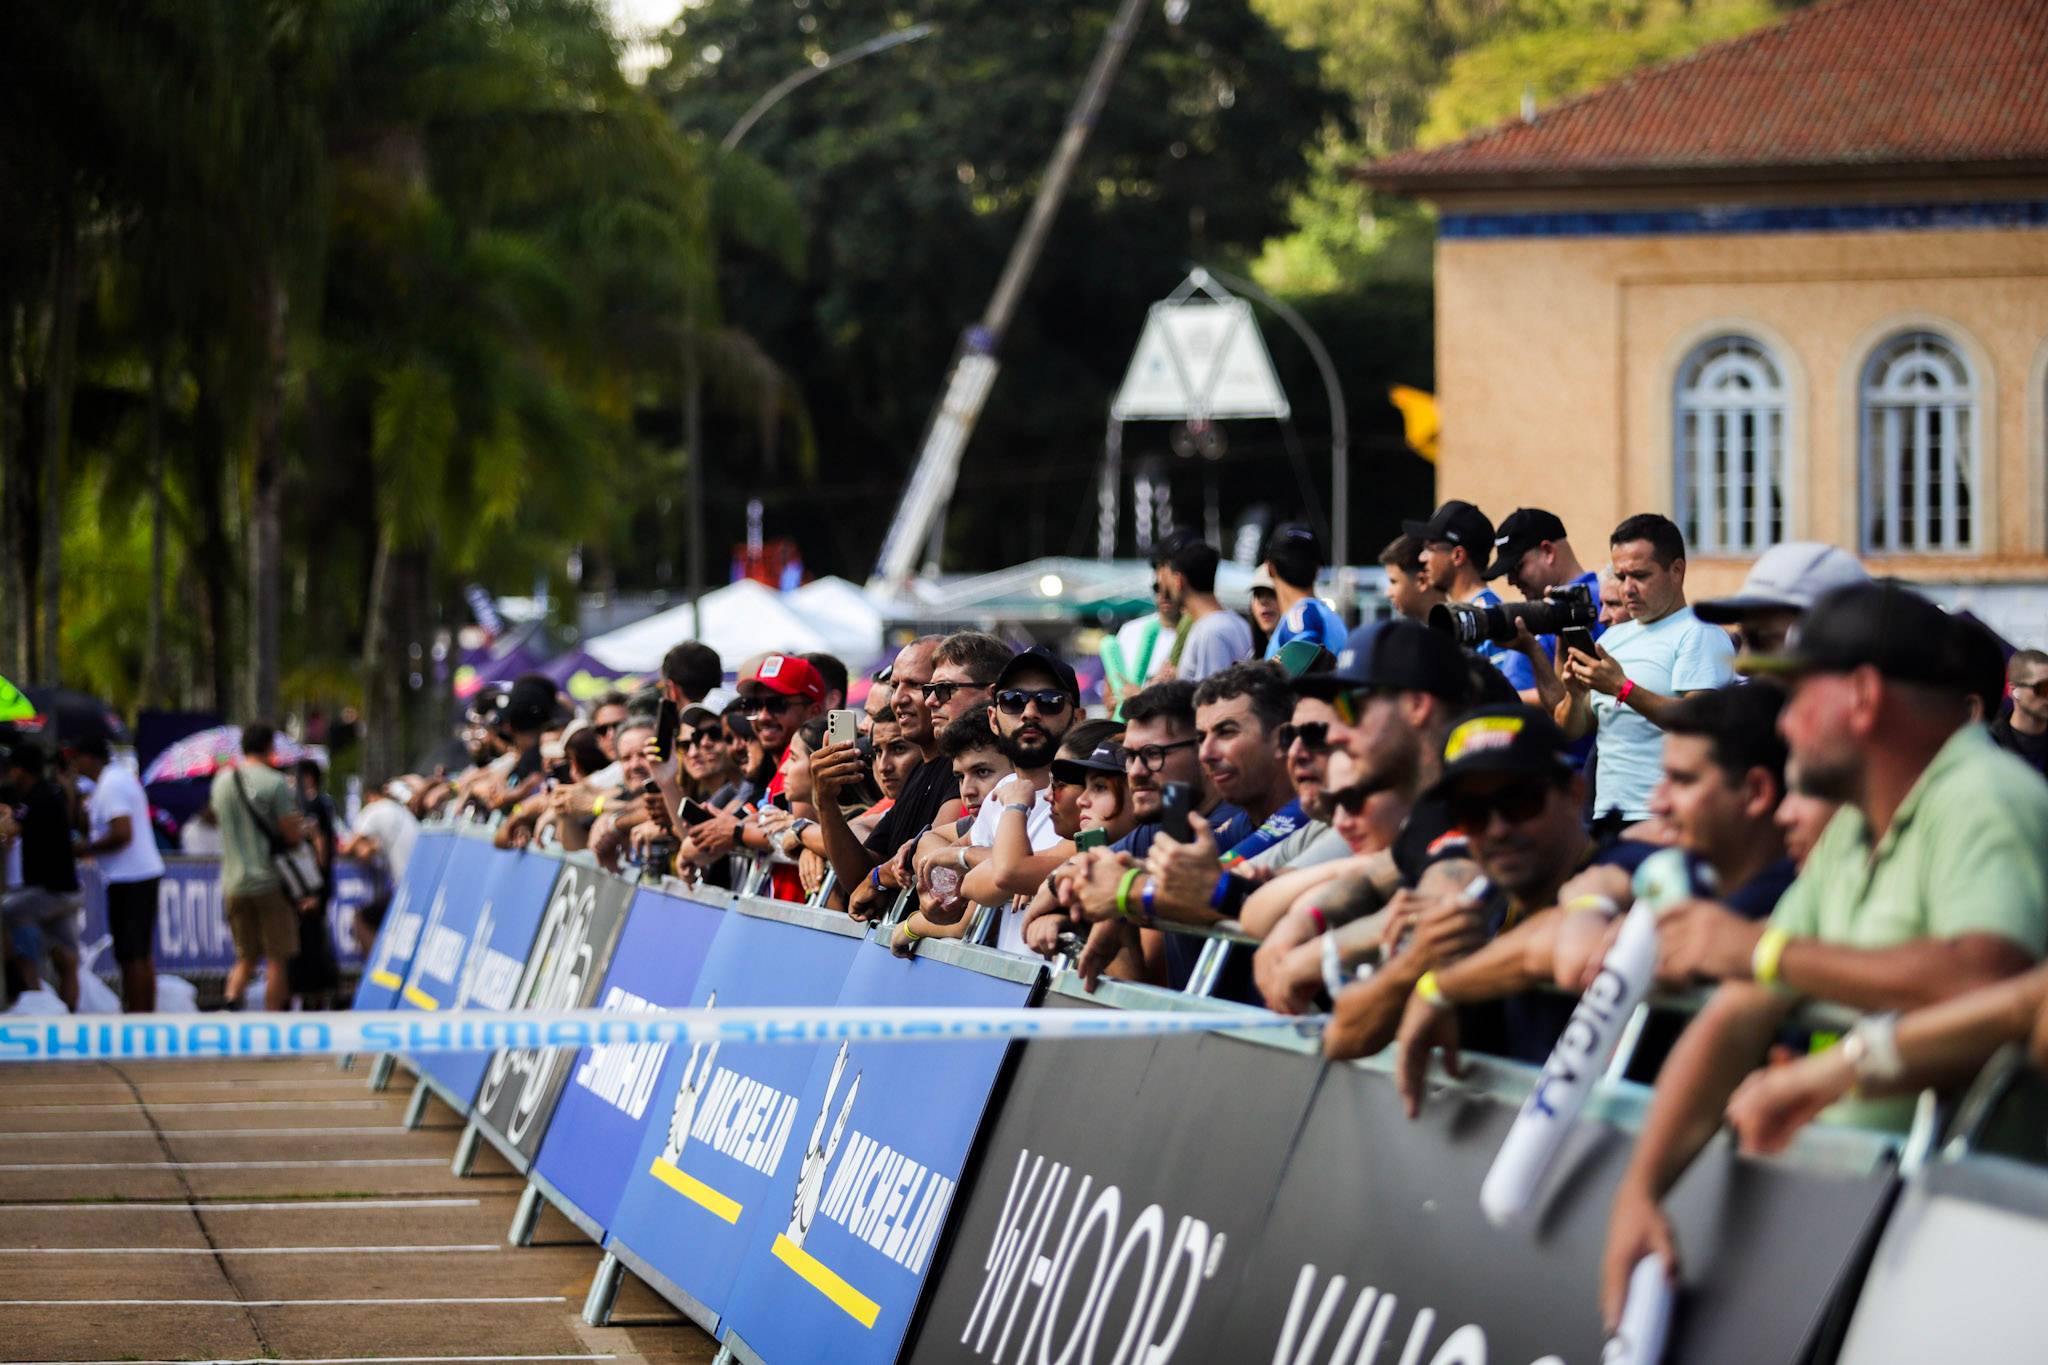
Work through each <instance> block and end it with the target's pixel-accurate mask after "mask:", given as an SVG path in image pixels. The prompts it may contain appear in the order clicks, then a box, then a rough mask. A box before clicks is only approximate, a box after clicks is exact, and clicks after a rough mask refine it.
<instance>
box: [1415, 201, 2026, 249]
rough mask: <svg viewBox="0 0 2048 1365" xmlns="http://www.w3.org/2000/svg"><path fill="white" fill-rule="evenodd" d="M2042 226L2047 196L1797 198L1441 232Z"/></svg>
mask: <svg viewBox="0 0 2048 1365" xmlns="http://www.w3.org/2000/svg"><path fill="white" fill-rule="evenodd" d="M1987 227H1997V228H2015V227H2017V228H2041V227H2048V200H2044V199H2031V200H2020V201H2017V202H2008V203H1960V204H1804V205H1790V206H1785V207H1778V208H1730V209H1711V208H1708V209H1652V210H1639V211H1634V212H1621V213H1455V214H1445V215H1444V217H1443V218H1442V219H1440V220H1439V221H1438V223H1437V235H1438V236H1440V237H1447V238H1460V239H1467V240H1471V239H1483V238H1489V237H1658V236H1668V235H1676V234H1686V233H1744V232H1887V231H1908V232H1912V231H1924V230H1928V229H1939V228H1987Z"/></svg>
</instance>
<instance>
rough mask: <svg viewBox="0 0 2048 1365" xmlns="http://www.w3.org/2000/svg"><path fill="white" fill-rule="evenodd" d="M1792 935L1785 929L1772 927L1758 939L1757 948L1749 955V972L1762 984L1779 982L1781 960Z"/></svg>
mask: <svg viewBox="0 0 2048 1365" xmlns="http://www.w3.org/2000/svg"><path fill="white" fill-rule="evenodd" d="M1791 939H1792V936H1791V935H1790V934H1788V933H1786V932H1785V931H1784V930H1783V929H1778V928H1775V927H1774V928H1770V929H1766V930H1764V932H1763V937H1762V938H1759V939H1758V940H1757V941H1756V950H1755V951H1754V952H1752V953H1751V954H1750V955H1749V974H1750V976H1751V977H1752V978H1753V979H1754V980H1755V981H1756V983H1757V984H1758V985H1760V986H1775V985H1777V984H1778V965H1779V961H1780V960H1781V959H1782V958H1783V957H1784V956H1785V945H1786V944H1787V943H1789V942H1791Z"/></svg>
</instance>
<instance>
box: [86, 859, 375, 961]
mask: <svg viewBox="0 0 2048 1365" xmlns="http://www.w3.org/2000/svg"><path fill="white" fill-rule="evenodd" d="M78 877H79V890H80V892H81V896H80V899H81V900H82V902H83V904H84V910H85V925H84V928H83V930H82V931H81V933H80V938H79V942H80V945H81V946H82V947H83V948H84V949H85V951H86V952H87V953H88V954H90V953H91V952H92V951H93V948H94V945H96V944H98V945H105V947H107V948H111V946H112V943H113V936H112V933H111V931H110V930H109V929H108V927H107V884H106V882H105V881H104V880H103V879H102V878H101V876H100V871H99V868H98V867H97V866H95V865H94V864H92V863H84V864H81V865H80V867H79V869H78ZM372 889H373V883H372V881H371V879H370V877H369V876H368V874H367V873H366V872H365V871H364V870H363V868H361V867H360V866H358V865H357V864H356V863H354V862H351V861H349V860H347V859H343V860H341V861H340V862H337V863H336V864H335V866H334V896H333V899H332V900H331V901H330V902H329V904H328V907H327V928H328V934H329V936H330V937H331V938H332V939H333V941H334V959H335V962H336V964H337V965H339V966H340V967H341V968H343V969H344V970H347V969H350V968H354V967H360V966H362V964H363V954H362V952H361V950H359V949H358V948H357V947H356V940H355V935H354V933H353V932H352V931H351V927H350V926H351V924H352V923H353V921H354V919H355V913H356V908H357V907H358V906H360V905H363V904H365V903H367V902H368V900H369V898H370V893H371V891H372ZM156 895H157V911H156V942H155V945H154V947H153V950H152V957H151V960H152V961H153V962H155V964H156V969H157V970H158V971H160V972H168V973H170V974H171V975H173V976H220V975H223V974H225V973H226V972H227V970H228V969H229V968H230V967H233V966H234V965H235V941H234V939H233V937H232V936H231V935H230V934H229V933H228V921H227V912H226V909H225V907H224V906H223V903H222V898H221V889H220V859H218V858H210V857H186V856H183V855H181V854H175V853H173V854H167V855H165V857H164V874H163V876H162V878H161V879H159V880H158V882H157V891H156ZM97 969H98V970H99V971H100V973H101V974H102V975H109V976H110V975H112V974H113V972H114V969H115V963H114V959H113V956H112V954H111V952H108V951H102V952H101V953H100V954H99V960H98V963H97Z"/></svg>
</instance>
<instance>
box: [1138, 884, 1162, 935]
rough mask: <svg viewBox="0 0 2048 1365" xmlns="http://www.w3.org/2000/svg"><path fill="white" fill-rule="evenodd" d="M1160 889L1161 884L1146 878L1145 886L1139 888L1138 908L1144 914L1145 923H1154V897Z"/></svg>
mask: <svg viewBox="0 0 2048 1365" xmlns="http://www.w3.org/2000/svg"><path fill="white" fill-rule="evenodd" d="M1158 889H1159V883H1158V882H1156V881H1154V880H1152V878H1150V877H1147V878H1145V884H1144V885H1143V886H1141V887H1139V888H1138V908H1139V909H1140V910H1141V911H1142V912H1143V913H1144V916H1145V923H1147V924H1150V923H1152V895H1153V893H1154V892H1156V891H1157V890H1158Z"/></svg>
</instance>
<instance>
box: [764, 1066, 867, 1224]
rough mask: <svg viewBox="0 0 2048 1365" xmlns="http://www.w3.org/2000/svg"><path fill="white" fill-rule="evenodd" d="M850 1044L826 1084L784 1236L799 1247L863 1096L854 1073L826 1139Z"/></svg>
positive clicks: (856, 1074)
mask: <svg viewBox="0 0 2048 1365" xmlns="http://www.w3.org/2000/svg"><path fill="white" fill-rule="evenodd" d="M846 1049H847V1044H846V1043H843V1042H842V1043H841V1044H840V1045H839V1055H838V1056H837V1057H834V1058H833V1059H832V1077H831V1079H830V1080H828V1081H827V1082H826V1083H825V1098H824V1101H823V1102H822V1103H821V1104H819V1106H818V1121H817V1123H816V1124H815V1125H813V1127H812V1128H811V1140H810V1141H809V1142H808V1143H806V1144H805V1146H804V1161H803V1167H802V1169H801V1173H800V1174H799V1175H798V1176H797V1181H796V1200H795V1202H794V1203H793V1204H792V1205H791V1207H790V1211H789V1228H788V1230H787V1231H786V1232H785V1233H784V1234H783V1235H784V1236H786V1237H788V1238H789V1240H790V1241H791V1242H793V1243H794V1244H796V1245H797V1246H799V1247H800V1246H802V1245H803V1244H804V1238H805V1237H806V1236H808V1235H809V1234H810V1231H811V1224H812V1222H813V1221H815V1220H816V1218H817V1216H818V1201H819V1200H820V1199H821V1198H823V1197H824V1194H825V1172H826V1171H827V1170H829V1169H830V1168H831V1166H832V1158H833V1156H834V1155H835V1154H837V1153H838V1151H839V1144H840V1142H841V1141H842V1140H844V1139H845V1137H846V1125H847V1123H848V1122H849V1121H850V1120H851V1119H852V1118H853V1100H854V1097H855V1096H856V1095H858V1094H860V1073H859V1072H858V1071H856V1072H854V1073H853V1084H852V1085H849V1086H848V1087H846V1099H845V1101H844V1102H842V1103H841V1104H840V1106H839V1117H838V1118H837V1119H834V1120H833V1121H832V1136H831V1137H830V1138H829V1139H828V1138H827V1137H826V1136H825V1120H826V1119H827V1118H828V1117H829V1116H830V1115H831V1113H832V1097H833V1095H835V1094H837V1093H838V1091H839V1078H840V1077H841V1076H843V1075H845V1074H846Z"/></svg>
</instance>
